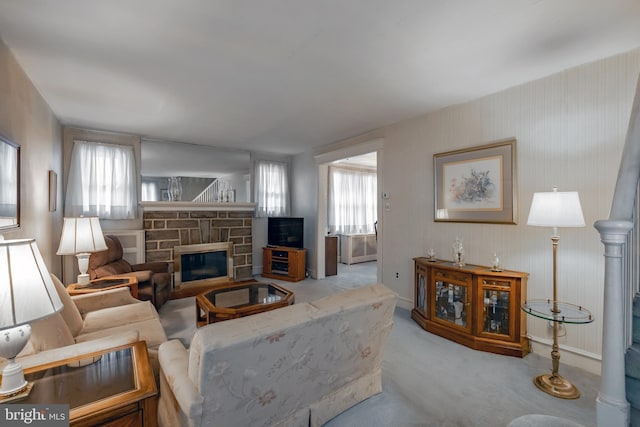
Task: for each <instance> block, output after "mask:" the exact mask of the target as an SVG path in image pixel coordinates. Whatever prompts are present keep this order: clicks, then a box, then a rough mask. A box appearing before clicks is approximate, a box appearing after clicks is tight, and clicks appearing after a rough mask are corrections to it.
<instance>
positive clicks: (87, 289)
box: [67, 276, 138, 298]
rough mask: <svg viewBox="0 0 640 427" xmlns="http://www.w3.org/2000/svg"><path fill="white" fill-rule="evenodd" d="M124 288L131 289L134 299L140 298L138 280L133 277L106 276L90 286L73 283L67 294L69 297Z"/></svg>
mask: <svg viewBox="0 0 640 427" xmlns="http://www.w3.org/2000/svg"><path fill="white" fill-rule="evenodd" d="M124 286H126V287H128V288H129V289H130V291H131V296H132V297H134V298H138V279H136V278H135V277H133V276H105V277H101V278H100V279H94V280H91V281H90V282H89V284H88V285H80V284H78V283H71V284H70V285H68V286H67V292H69V295H82V294H90V293H93V292H101V291H106V290H108V289H116V288H122V287H124Z"/></svg>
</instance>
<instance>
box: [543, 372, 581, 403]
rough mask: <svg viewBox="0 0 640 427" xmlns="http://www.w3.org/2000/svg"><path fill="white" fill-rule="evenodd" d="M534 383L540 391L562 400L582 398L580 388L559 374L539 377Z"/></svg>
mask: <svg viewBox="0 0 640 427" xmlns="http://www.w3.org/2000/svg"><path fill="white" fill-rule="evenodd" d="M533 383H534V384H535V385H536V387H538V388H539V389H540V390H542V391H544V392H545V393H547V394H550V395H551V396H554V397H559V398H561V399H577V398H578V397H580V391H579V390H578V388H577V387H576V386H574V385H573V384H571V383H570V382H569V381H568V380H567V379H565V378H564V377H562V376H561V375H558V374H543V375H538V376H537V377H535V378H534V379H533Z"/></svg>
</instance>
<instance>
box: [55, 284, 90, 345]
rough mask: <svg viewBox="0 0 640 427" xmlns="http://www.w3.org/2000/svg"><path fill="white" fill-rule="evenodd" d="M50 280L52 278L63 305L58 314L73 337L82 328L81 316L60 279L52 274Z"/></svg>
mask: <svg viewBox="0 0 640 427" xmlns="http://www.w3.org/2000/svg"><path fill="white" fill-rule="evenodd" d="M51 280H53V284H54V285H55V287H56V291H57V292H58V296H59V297H60V300H61V301H62V304H63V306H64V307H63V308H62V310H61V311H60V314H61V315H62V318H63V319H64V321H65V323H66V324H67V327H68V328H69V331H70V332H71V335H72V336H74V337H75V336H76V335H77V334H78V333H79V332H80V331H81V330H82V316H81V315H80V311H79V310H78V308H77V307H76V305H75V303H74V302H73V299H71V296H70V295H69V292H67V289H66V288H65V287H64V285H63V284H62V282H61V281H60V279H58V278H57V277H56V276H55V275H54V274H52V275H51Z"/></svg>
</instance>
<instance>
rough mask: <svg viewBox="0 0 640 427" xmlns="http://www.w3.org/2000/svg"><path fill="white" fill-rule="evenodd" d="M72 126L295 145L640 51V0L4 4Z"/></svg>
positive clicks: (36, 71)
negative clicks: (634, 49) (581, 65)
mask: <svg viewBox="0 0 640 427" xmlns="http://www.w3.org/2000/svg"><path fill="white" fill-rule="evenodd" d="M0 37H1V38H2V39H3V40H4V41H5V43H7V45H8V46H9V48H10V49H11V50H12V51H13V53H14V54H15V56H16V58H17V60H18V62H19V63H20V64H21V66H22V67H23V68H24V70H25V71H26V73H27V74H28V75H29V77H30V78H31V80H32V81H33V82H34V84H35V85H36V87H37V88H38V90H39V91H40V93H41V94H42V96H43V97H44V98H45V99H46V101H47V102H48V103H49V105H50V106H51V108H52V109H53V111H54V112H55V114H56V115H57V116H58V118H59V119H60V120H61V121H62V123H64V124H67V125H74V126H81V127H87V128H92V129H101V130H110V131H119V132H126V133H134V134H139V135H142V136H144V137H148V138H152V139H161V140H170V141H182V142H190V143H195V144H204V145H212V146H219V147H234V148H237V149H243V150H252V149H253V150H260V151H271V152H278V153H284V154H296V153H300V152H303V151H307V150H309V149H311V148H314V147H319V146H322V145H326V144H329V143H331V142H334V141H338V140H341V139H344V138H347V137H350V136H354V135H358V134H361V133H363V132H366V131H368V130H371V129H374V128H378V127H381V126H384V125H387V124H390V123H394V122H397V121H399V120H402V119H407V118H411V117H415V116H419V115H421V114H424V113H426V112H428V111H432V110H434V109H439V108H442V107H445V106H448V105H452V104H456V103H460V102H464V101H467V100H470V99H474V98H478V97H480V96H483V95H486V94H489V93H493V92H496V91H499V90H502V89H505V88H508V87H511V86H514V85H518V84H520V83H524V82H527V81H531V80H534V79H537V78H541V77H544V76H547V75H549V74H553V73H555V72H558V71H560V70H563V69H566V68H569V67H573V66H575V65H579V64H583V63H586V62H590V61H593V60H596V59H600V58H603V57H607V56H611V55H614V54H617V53H621V52H625V51H628V50H631V49H633V48H636V47H638V46H640V1H638V0H182V1H175V0H111V1H108V0H96V1H86V0H65V1H52V0H2V1H1V2H0Z"/></svg>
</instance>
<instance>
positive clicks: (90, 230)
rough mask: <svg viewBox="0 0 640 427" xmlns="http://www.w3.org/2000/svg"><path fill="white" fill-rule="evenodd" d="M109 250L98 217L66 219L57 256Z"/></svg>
mask: <svg viewBox="0 0 640 427" xmlns="http://www.w3.org/2000/svg"><path fill="white" fill-rule="evenodd" d="M105 250H107V244H106V243H105V241H104V236H103V235H102V228H101V227H100V220H99V219H98V217H79V218H65V219H64V224H63V225H62V237H61V238H60V246H58V252H56V254H57V255H76V254H81V253H91V252H100V251H105Z"/></svg>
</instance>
